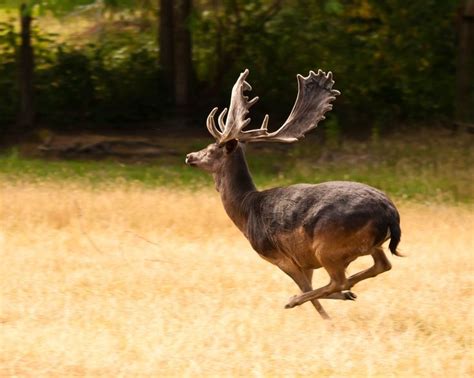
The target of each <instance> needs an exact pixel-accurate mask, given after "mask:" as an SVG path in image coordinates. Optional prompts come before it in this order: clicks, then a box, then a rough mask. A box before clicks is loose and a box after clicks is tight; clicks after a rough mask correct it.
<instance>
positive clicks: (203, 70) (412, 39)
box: [0, 0, 458, 139]
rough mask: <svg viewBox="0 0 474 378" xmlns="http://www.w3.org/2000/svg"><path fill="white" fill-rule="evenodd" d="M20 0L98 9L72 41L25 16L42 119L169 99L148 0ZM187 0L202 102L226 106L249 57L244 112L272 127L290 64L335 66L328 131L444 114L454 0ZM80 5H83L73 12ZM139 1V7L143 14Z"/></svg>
mask: <svg viewBox="0 0 474 378" xmlns="http://www.w3.org/2000/svg"><path fill="white" fill-rule="evenodd" d="M19 3H20V1H13V0H4V1H3V3H1V4H2V6H4V7H18V5H19ZM27 3H28V4H29V5H30V6H31V7H32V9H33V14H34V15H38V17H42V15H45V17H46V15H48V17H50V15H49V13H48V12H50V11H52V12H53V14H54V15H55V16H56V17H59V18H61V17H65V15H67V14H70V12H73V13H74V14H76V15H77V14H83V15H84V17H85V18H87V17H90V18H94V17H98V18H97V20H98V21H97V25H96V27H95V29H97V30H102V31H100V32H97V31H94V32H90V33H89V35H87V33H86V35H85V36H82V37H81V41H80V42H77V41H74V40H73V38H72V37H69V39H68V38H63V36H58V35H51V34H49V33H48V31H47V30H39V29H38V26H37V22H33V25H36V26H35V30H34V35H33V46H34V52H35V61H36V73H35V75H36V76H35V89H36V95H37V96H36V98H37V105H38V115H39V117H40V120H41V121H45V122H47V123H50V122H56V123H57V122H63V123H67V124H72V123H74V122H80V121H97V122H114V123H116V122H120V121H132V120H137V121H138V120H144V119H149V118H157V117H159V116H160V115H161V114H162V113H163V111H164V109H165V108H167V107H169V106H170V105H171V104H170V100H169V99H170V98H171V97H172V96H170V93H168V91H167V90H166V89H165V88H166V86H165V85H164V82H165V80H164V79H165V78H163V77H162V74H161V71H160V68H159V66H158V60H159V59H158V58H159V57H158V55H159V51H158V46H157V38H156V35H155V32H154V30H156V27H155V24H156V22H157V19H156V12H155V7H156V5H157V3H156V2H153V1H151V0H141V1H138V2H137V1H132V0H105V1H104V2H98V1H93V0H31V1H28V2H27ZM194 5H195V9H194V12H193V14H192V17H191V19H190V20H189V27H190V29H191V32H192V41H193V65H194V69H195V73H196V77H197V81H198V85H197V86H196V88H198V90H197V92H196V93H195V99H196V100H197V102H198V105H200V106H202V107H203V108H206V109H207V108H208V107H209V106H213V105H219V106H226V105H227V103H228V98H229V90H230V88H231V86H232V84H233V82H234V81H235V78H236V77H237V75H238V73H239V72H241V71H242V70H243V68H245V67H248V68H249V69H250V70H251V72H252V75H251V77H250V79H249V80H250V81H251V83H252V85H253V87H254V88H255V92H256V93H258V94H259V95H260V96H261V99H262V100H261V104H260V105H259V106H258V107H256V108H255V109H254V110H253V111H254V112H257V114H256V118H257V120H258V119H259V116H260V118H261V117H262V115H263V113H270V114H271V115H272V120H273V121H272V122H271V123H272V125H275V124H278V122H279V121H280V120H282V119H283V118H284V117H285V116H286V115H287V114H288V112H289V110H290V108H291V105H292V103H293V101H294V97H295V92H296V83H295V82H294V80H293V79H292V78H293V77H294V75H295V73H297V72H299V73H307V72H308V71H309V70H315V69H318V68H321V69H323V70H326V71H328V70H331V71H333V73H334V76H335V80H336V88H338V89H339V90H341V92H342V95H341V96H340V97H339V98H338V100H337V101H336V103H335V112H337V122H336V119H334V121H332V122H333V124H331V125H328V128H327V131H328V132H329V133H330V135H329V139H330V138H332V137H334V136H335V137H336V139H337V135H336V134H334V132H335V133H337V134H341V133H344V132H346V131H347V130H350V129H351V130H352V129H354V128H357V129H364V128H365V129H366V131H368V132H369V131H370V132H372V136H375V137H374V138H378V136H379V135H380V134H383V133H384V132H385V131H386V130H388V129H390V128H394V125H396V124H398V123H400V121H402V122H405V121H406V122H417V121H419V120H425V121H426V120H431V119H437V120H438V119H441V120H443V119H447V118H449V117H450V116H451V115H452V113H453V105H454V93H453V91H454V85H453V77H454V75H455V59H453V57H454V56H455V53H456V51H455V48H456V45H455V42H456V41H455V33H454V14H455V10H456V7H457V5H458V1H457V0H427V1H412V2H406V1H403V0H386V1H378V0H350V1H342V0H319V1H310V0H283V1H277V0H232V1H230V0H222V1H213V2H209V1H204V0H195V1H194ZM88 7H89V8H90V9H94V12H95V13H94V12H93V15H92V13H87V12H82V11H84V10H87V9H89V8H88ZM137 10H139V11H140V12H142V11H144V10H146V12H145V13H146V16H143V14H145V13H143V14H142V13H140V12H136V11H137ZM96 11H97V12H96ZM16 12H17V10H16ZM81 12H82V13H81ZM147 12H148V13H147ZM135 13H136V14H135ZM12 14H13V13H12ZM111 14H112V15H115V16H113V17H112V16H110V15H111ZM17 15H18V13H15V17H16V16H17ZM99 15H101V16H99ZM101 17H102V18H101ZM140 17H147V20H146V23H145V24H146V25H147V26H146V27H144V28H143V27H142V26H139V27H130V25H129V24H130V22H129V23H128V24H127V22H128V21H132V22H131V23H132V24H133V23H134V22H135V23H137V22H136V21H137V20H138V19H139V18H140ZM104 19H110V21H111V22H110V24H111V25H116V26H110V25H109V26H107V25H106V24H105V23H103V21H104ZM114 20H115V21H114ZM124 20H126V21H127V22H124ZM17 22H18V21H17V20H10V21H0V93H2V94H6V96H3V98H4V99H2V101H1V102H0V124H5V123H8V122H13V120H14V118H15V112H16V111H17V109H18V89H17V87H16V86H17V84H16V75H17V65H16V49H17V46H18V44H19V41H18V34H17V30H16V29H15V26H14V23H17ZM63 22H64V23H67V20H66V19H63ZM114 22H115V24H114ZM104 25H105V26H104ZM117 25H118V26H117ZM124 25H125V26H124ZM151 25H153V27H151ZM207 102H209V104H208V103H207ZM258 112H261V114H258ZM328 121H329V120H328ZM335 125H336V126H337V128H335ZM331 133H333V134H334V135H333V134H331ZM331 135H332V136H331Z"/></svg>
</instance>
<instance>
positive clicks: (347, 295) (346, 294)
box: [304, 269, 357, 301]
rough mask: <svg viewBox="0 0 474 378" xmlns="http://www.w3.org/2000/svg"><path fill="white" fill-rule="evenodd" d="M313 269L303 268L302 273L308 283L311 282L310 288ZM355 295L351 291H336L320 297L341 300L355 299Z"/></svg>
mask: <svg viewBox="0 0 474 378" xmlns="http://www.w3.org/2000/svg"><path fill="white" fill-rule="evenodd" d="M313 271H314V269H305V270H304V273H305V275H306V278H307V279H308V281H309V283H310V284H311V290H313V289H312V286H313V285H312V282H313ZM356 298H357V295H355V294H354V293H353V292H352V291H340V292H337V293H332V294H329V295H328V296H327V297H321V299H339V300H341V301H348V300H349V301H355V299H356Z"/></svg>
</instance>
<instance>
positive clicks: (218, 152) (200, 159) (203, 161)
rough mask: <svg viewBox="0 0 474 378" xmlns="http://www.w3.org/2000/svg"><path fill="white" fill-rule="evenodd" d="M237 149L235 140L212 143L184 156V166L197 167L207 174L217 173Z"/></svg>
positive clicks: (237, 145) (237, 144)
mask: <svg viewBox="0 0 474 378" xmlns="http://www.w3.org/2000/svg"><path fill="white" fill-rule="evenodd" d="M237 148H240V147H239V142H238V141H237V140H236V139H232V140H229V141H227V142H225V143H223V144H220V143H217V142H216V143H212V144H210V145H209V146H207V147H206V148H203V149H202V150H199V151H197V152H191V153H190V154H187V155H186V164H187V165H189V166H191V167H197V168H201V169H203V170H205V171H206V172H209V173H217V172H219V171H220V170H221V168H222V167H223V166H224V165H225V162H226V160H227V159H228V157H229V156H230V155H231V154H233V153H234V152H235V150H236V149H237Z"/></svg>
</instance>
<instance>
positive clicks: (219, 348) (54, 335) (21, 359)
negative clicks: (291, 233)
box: [0, 184, 474, 377]
mask: <svg viewBox="0 0 474 378" xmlns="http://www.w3.org/2000/svg"><path fill="white" fill-rule="evenodd" d="M0 198H1V201H2V203H1V208H0V211H1V217H0V227H1V241H0V243H1V244H0V246H1V257H0V258H1V264H0V276H1V277H2V279H1V281H0V287H1V314H0V329H1V337H0V347H1V350H0V375H1V376H34V377H37V376H52V377H54V376H71V375H81V376H99V375H105V376H114V377H118V376H129V375H137V376H161V375H173V376H210V375H215V376H222V375H226V376H229V375H245V376H285V375H289V376H295V375H298V376H301V375H313V376H439V377H454V376H468V375H471V376H472V375H473V373H474V371H473V361H472V352H473V323H472V320H473V278H472V277H473V263H472V250H473V237H472V231H473V216H472V212H471V211H470V210H471V209H470V208H468V207H456V206H452V205H451V206H448V205H421V204H410V203H402V204H400V211H401V215H402V228H403V238H402V244H401V250H402V252H404V253H405V254H407V255H408V257H406V258H391V260H392V262H393V265H394V268H393V269H392V271H390V272H388V273H385V274H383V275H381V276H379V277H377V278H375V279H372V280H367V281H364V282H362V283H360V284H359V285H357V286H356V287H355V288H354V292H356V293H357V294H358V299H357V301H356V302H341V301H325V302H324V304H325V307H326V309H327V311H328V312H329V313H330V314H331V315H332V317H333V321H331V322H324V321H322V320H321V319H320V318H319V317H318V315H317V313H316V312H315V311H314V309H313V308H312V306H311V305H310V304H309V305H308V304H305V305H303V306H301V307H298V308H295V309H292V310H285V309H283V306H284V304H285V303H286V301H287V299H288V297H290V296H291V295H293V294H296V293H297V288H296V285H295V284H294V283H293V282H291V280H290V279H289V278H287V277H286V276H285V275H284V274H283V273H282V272H280V271H279V270H278V269H277V268H275V267H273V266H271V265H270V264H268V263H267V262H265V261H263V260H261V259H259V257H258V256H257V254H256V253H255V252H253V251H252V250H251V248H250V246H249V244H248V243H247V241H246V240H245V239H244V237H243V236H241V235H240V234H239V233H238V231H237V230H236V229H235V228H234V226H233V225H232V224H231V223H230V221H229V220H228V219H227V217H226V215H225V214H224V212H223V210H222V207H221V205H220V203H219V199H218V197H217V193H215V192H213V191H207V190H203V191H199V192H197V193H191V192H187V191H184V190H171V189H166V190H165V189H157V190H145V189H143V188H138V187H137V188H130V187H129V188H128V189H126V188H122V187H115V188H110V189H100V190H93V189H88V188H86V187H84V186H74V185H73V184H69V185H65V186H61V185H53V184H43V185H42V184H35V185H30V184H24V185H20V184H4V185H3V186H1V187H0ZM369 263H370V260H368V259H361V260H360V261H357V262H356V263H354V266H352V267H351V269H350V270H351V272H353V271H355V270H359V269H362V268H363V267H365V266H367V265H368V264H369ZM314 281H315V286H316V285H322V284H325V283H326V281H327V277H326V276H325V274H324V272H322V271H321V272H318V273H317V274H316V275H315V277H314Z"/></svg>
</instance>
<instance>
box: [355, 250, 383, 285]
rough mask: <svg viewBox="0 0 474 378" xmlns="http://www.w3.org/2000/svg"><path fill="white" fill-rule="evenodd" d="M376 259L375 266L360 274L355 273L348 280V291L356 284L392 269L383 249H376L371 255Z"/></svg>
mask: <svg viewBox="0 0 474 378" xmlns="http://www.w3.org/2000/svg"><path fill="white" fill-rule="evenodd" d="M371 256H372V258H373V259H374V265H372V266H371V267H370V268H369V269H365V270H363V271H361V272H359V273H355V274H353V275H352V276H350V277H349V278H348V279H347V283H348V289H350V288H351V287H353V286H354V285H355V284H356V283H358V282H360V281H362V280H366V279H367V278H371V277H375V276H377V275H379V274H380V273H383V272H386V271H388V270H390V269H392V264H390V261H389V260H388V258H387V256H386V255H385V252H384V251H383V249H382V247H375V248H374V249H373V252H372V253H371Z"/></svg>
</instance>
